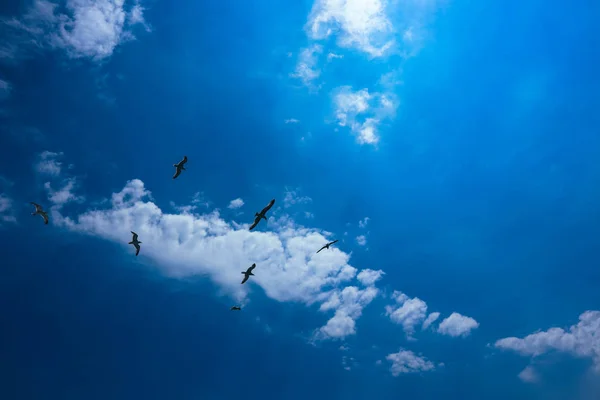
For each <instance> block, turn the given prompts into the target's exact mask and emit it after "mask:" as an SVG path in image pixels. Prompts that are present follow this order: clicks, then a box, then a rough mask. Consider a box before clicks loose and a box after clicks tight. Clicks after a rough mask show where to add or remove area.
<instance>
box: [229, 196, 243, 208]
mask: <svg viewBox="0 0 600 400" xmlns="http://www.w3.org/2000/svg"><path fill="white" fill-rule="evenodd" d="M243 205H244V200H242V199H240V198H237V199H234V200H231V201H230V202H229V205H228V206H227V208H231V209H232V210H235V209H237V208H240V207H242V206H243Z"/></svg>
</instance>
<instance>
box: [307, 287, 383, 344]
mask: <svg viewBox="0 0 600 400" xmlns="http://www.w3.org/2000/svg"><path fill="white" fill-rule="evenodd" d="M378 293H379V291H378V289H376V288H375V287H374V286H369V287H367V288H365V289H359V288H357V287H356V286H348V287H345V288H344V289H343V290H341V291H340V290H337V291H334V292H333V293H332V294H331V295H330V297H329V298H328V299H327V300H326V301H325V302H324V303H323V304H321V308H320V310H321V311H327V310H332V309H334V310H335V314H334V316H333V317H332V318H331V319H330V320H329V321H327V324H326V325H325V326H323V327H321V328H320V329H319V331H317V333H316V335H315V338H316V339H325V338H333V339H336V338H344V337H346V336H348V335H353V334H355V333H356V320H357V319H358V318H359V317H360V316H361V314H362V310H363V308H365V307H366V306H367V305H368V304H369V303H371V302H372V301H373V299H374V298H375V297H376V296H377V294H378Z"/></svg>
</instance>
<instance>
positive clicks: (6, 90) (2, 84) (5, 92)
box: [0, 79, 11, 100]
mask: <svg viewBox="0 0 600 400" xmlns="http://www.w3.org/2000/svg"><path fill="white" fill-rule="evenodd" d="M10 90H11V84H10V83H8V81H5V80H3V79H0V100H4V99H6V98H7V97H8V96H9V95H10Z"/></svg>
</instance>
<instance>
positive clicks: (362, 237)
mask: <svg viewBox="0 0 600 400" xmlns="http://www.w3.org/2000/svg"><path fill="white" fill-rule="evenodd" d="M356 243H358V245H359V246H365V245H366V244H367V237H366V236H365V235H359V236H357V237H356Z"/></svg>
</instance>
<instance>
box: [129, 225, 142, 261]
mask: <svg viewBox="0 0 600 400" xmlns="http://www.w3.org/2000/svg"><path fill="white" fill-rule="evenodd" d="M131 234H132V235H133V239H131V242H129V243H127V244H132V245H133V247H135V255H136V256H137V255H138V254H140V243H142V242H140V241H139V240H138V234H137V233H135V232H134V231H131Z"/></svg>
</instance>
